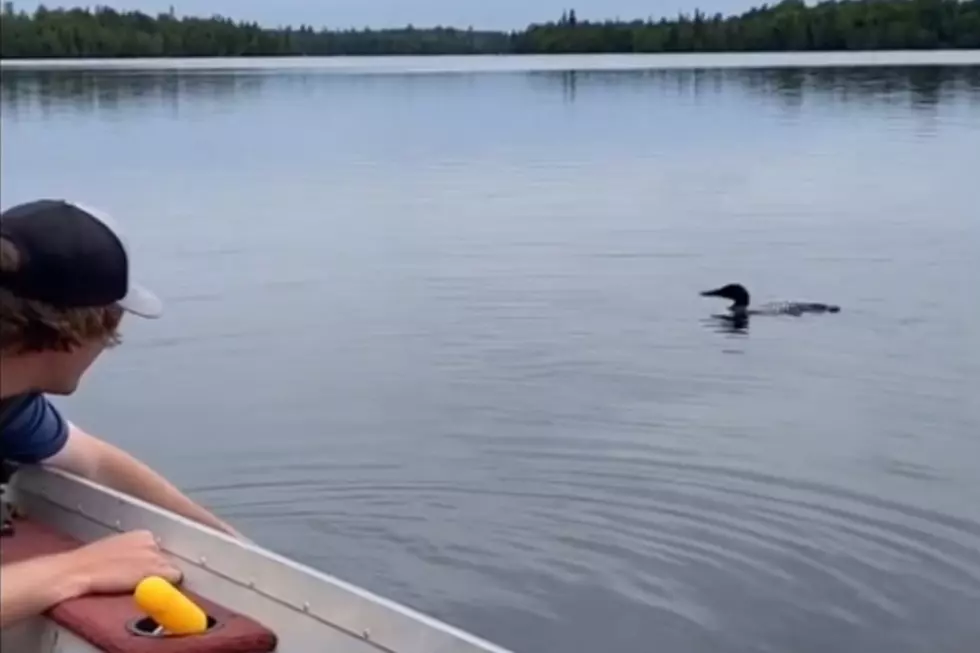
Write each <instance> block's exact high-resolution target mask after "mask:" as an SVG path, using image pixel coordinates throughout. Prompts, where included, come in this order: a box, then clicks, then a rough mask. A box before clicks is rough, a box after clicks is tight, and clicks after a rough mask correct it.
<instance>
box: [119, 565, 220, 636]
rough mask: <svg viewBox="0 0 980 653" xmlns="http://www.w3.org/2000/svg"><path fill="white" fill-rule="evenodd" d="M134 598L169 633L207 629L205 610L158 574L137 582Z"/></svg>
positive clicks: (187, 633) (178, 633)
mask: <svg viewBox="0 0 980 653" xmlns="http://www.w3.org/2000/svg"><path fill="white" fill-rule="evenodd" d="M134 598H135V599H136V605H138V606H139V607H140V609H141V610H143V611H144V612H146V614H148V615H150V616H151V617H152V618H153V620H154V621H155V622H157V624H159V625H160V626H161V627H162V628H163V629H164V631H166V632H167V633H170V634H173V635H195V634H198V633H203V632H204V631H206V630H207V629H208V616H207V615H206V614H205V613H204V610H202V609H201V608H199V607H198V606H197V605H196V604H195V603H194V602H193V601H191V600H190V599H189V598H187V597H186V596H184V595H183V594H181V592H180V591H179V590H178V589H177V588H176V587H174V586H173V585H171V584H170V583H169V582H167V581H166V580H165V579H163V578H160V577H159V576H149V577H147V578H144V579H143V580H142V581H141V582H140V584H139V585H137V586H136V592H135V594H134Z"/></svg>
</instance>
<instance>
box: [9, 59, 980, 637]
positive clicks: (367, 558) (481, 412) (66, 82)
mask: <svg viewBox="0 0 980 653" xmlns="http://www.w3.org/2000/svg"><path fill="white" fill-rule="evenodd" d="M599 59H601V58H599ZM599 59H597V58H576V57H569V58H550V59H548V62H549V63H548V65H547V67H546V68H547V69H542V67H541V66H534V65H530V64H529V65H528V66H527V67H526V68H524V69H521V67H520V66H519V65H517V63H516V62H515V61H514V60H513V59H510V60H509V61H508V62H507V63H506V65H505V66H503V67H504V69H503V70H491V71H482V72H475V69H476V68H480V67H485V66H486V63H485V62H484V63H478V62H479V61H481V60H477V59H474V60H473V61H474V62H475V63H474V64H473V66H474V69H470V70H468V69H466V68H465V66H462V65H461V64H453V65H452V66H450V68H451V70H450V71H445V70H444V71H443V72H442V73H441V74H431V71H430V74H409V71H411V72H413V73H418V72H420V71H419V69H418V68H419V67H424V66H432V65H433V64H432V62H433V61H435V60H425V62H421V61H418V60H416V61H414V63H413V62H409V63H407V64H405V67H404V68H403V69H399V68H398V67H397V66H394V65H393V64H391V63H378V64H377V65H376V66H374V67H372V66H371V65H369V64H368V63H364V62H359V61H353V62H351V61H346V62H344V66H346V68H345V67H344V66H340V64H337V63H333V62H331V63H329V64H323V62H320V65H317V62H309V61H303V62H288V63H282V62H279V63H273V64H263V65H251V67H250V68H248V69H243V68H240V67H236V66H232V65H220V64H219V65H218V66H215V65H213V62H212V64H211V65H209V66H204V68H203V69H202V68H201V64H198V65H197V66H196V67H195V66H187V65H185V64H180V63H178V64H173V63H171V64H167V63H166V62H164V63H163V64H161V63H160V62H156V63H155V64H154V65H153V66H152V67H147V68H140V67H139V66H136V67H133V65H132V64H131V63H130V64H129V65H128V68H126V69H120V68H105V67H101V68H100V67H91V66H87V67H86V66H83V67H79V68H72V69H47V70H38V69H32V68H30V67H27V68H22V67H17V68H9V69H7V68H5V70H4V73H3V78H2V85H3V102H2V112H0V115H2V130H3V138H2V165H0V181H2V188H3V205H4V206H9V205H10V204H13V203H15V202H18V201H21V200H25V199H29V198H33V197H36V196H39V195H50V196H67V197H71V198H77V199H80V200H83V201H86V202H88V203H90V204H94V205H98V206H101V207H104V208H106V209H108V210H110V211H111V212H113V213H114V214H115V215H116V216H117V218H118V219H119V220H120V221H122V222H123V224H124V225H125V227H126V229H127V233H128V235H129V238H130V240H131V244H132V248H133V250H134V251H135V255H136V258H137V259H138V260H137V273H138V275H139V276H140V277H141V279H142V280H143V281H144V282H145V283H146V284H147V285H149V286H151V287H152V288H154V289H155V290H156V291H157V292H158V293H159V294H161V295H162V296H163V297H164V299H165V300H166V302H167V314H166V316H165V318H164V319H162V320H159V321H154V322H144V321H131V322H129V323H127V324H126V344H125V345H124V346H123V347H122V348H120V349H118V350H115V351H113V352H111V353H109V354H107V355H106V356H105V358H104V360H102V361H100V362H99V364H98V365H97V366H96V367H95V368H94V369H93V371H92V372H91V375H90V377H89V378H88V383H87V384H86V385H84V386H83V388H82V390H81V391H80V392H79V393H78V394H77V395H76V396H74V397H71V398H66V399H60V400H59V402H60V403H61V404H62V405H64V406H65V407H66V409H68V410H69V411H70V416H71V417H72V418H73V419H75V420H76V421H78V422H79V423H80V424H82V425H83V426H84V427H86V428H88V429H90V430H92V431H94V432H97V433H99V434H101V435H103V436H104V437H106V438H108V439H110V440H111V441H113V442H116V443H119V444H121V445H123V446H124V447H126V448H127V449H129V450H131V451H133V452H135V453H136V454H137V455H139V456H140V457H141V458H143V459H145V460H146V461H148V462H150V463H151V464H152V465H153V466H155V467H157V468H159V469H160V470H162V471H163V472H164V473H165V474H166V475H167V476H168V477H170V478H172V479H173V480H175V481H176V482H178V483H180V484H181V485H182V487H184V488H186V489H187V490H188V491H189V492H190V493H191V494H192V495H193V496H194V497H195V498H197V499H199V500H201V501H202V502H204V503H206V504H207V505H209V506H211V507H213V508H214V509H215V510H217V511H218V512H219V513H220V514H221V515H223V516H225V517H227V518H228V519H229V520H230V521H232V522H233V523H235V524H236V525H238V526H239V527H241V528H242V529H243V530H245V531H246V532H248V533H249V534H250V535H252V536H254V537H255V539H256V540H258V541H259V542H261V543H262V544H264V545H267V546H269V547H271V548H273V549H275V550H277V551H279V552H282V553H285V554H287V555H291V556H295V557H296V558H298V559H299V560H301V561H303V562H306V563H308V564H311V565H313V566H315V567H317V568H320V569H323V570H325V571H327V572H329V573H332V574H335V575H337V576H340V577H342V578H344V579H346V580H350V581H354V582H357V583H360V584H363V585H364V586H366V587H368V588H370V589H372V590H374V591H377V592H379V593H382V594H385V595H387V596H390V597H392V598H395V599H397V600H400V601H403V602H406V603H408V604H410V605H412V606H414V607H417V608H420V609H423V610H425V611H428V612H431V613H433V614H435V615H437V616H439V617H441V618H444V619H446V620H448V621H450V622H452V623H453V624H456V625H459V626H461V627H464V628H467V629H470V630H472V631H474V632H476V633H478V634H480V635H482V636H485V637H488V638H490V639H493V640H495V641H498V642H500V643H501V644H502V645H505V646H507V647H510V648H512V649H514V650H515V651H517V652H518V653H566V652H575V653H591V652H593V651H605V652H607V653H649V652H650V651H654V650H656V651H664V652H668V651H670V652H677V653H748V652H752V653H761V652H772V653H829V652H831V651H833V652H835V653H920V652H923V651H928V652H929V653H967V652H968V651H975V650H977V646H978V645H980V644H978V643H980V625H978V621H977V616H978V614H980V472H978V461H980V408H978V407H977V403H976V396H977V395H978V390H980V330H978V328H977V324H978V318H980V301H978V299H977V296H978V295H977V292H976V289H975V288H973V287H972V285H973V284H974V283H975V280H976V279H980V208H978V206H980V204H978V199H977V198H978V190H977V171H978V170H980V66H978V65H958V66H952V65H950V66H947V65H928V66H911V65H906V64H908V63H909V62H907V61H905V62H901V61H900V62H899V63H901V64H902V65H888V66H879V65H875V66H871V65H860V66H857V65H843V64H842V62H839V61H838V62H836V63H835V65H819V62H814V61H811V62H809V63H807V64H806V65H802V66H800V65H796V66H789V65H780V63H779V62H780V59H779V57H778V56H776V55H771V56H770V57H769V59H770V64H769V65H765V66H760V65H753V66H751V67H747V68H739V67H726V68H718V67H711V68H703V69H699V68H694V69H691V68H690V67H686V66H669V67H661V68H656V67H651V66H654V65H655V64H648V65H647V66H646V67H643V66H634V65H631V66H625V67H624V66H623V65H621V64H617V65H612V64H610V66H609V67H610V68H617V70H603V69H602V66H601V65H600V64H599V63H597V62H598V61H599ZM716 59H717V58H716ZM616 60H617V59H616V58H613V61H614V62H615V61H616ZM561 62H565V65H561ZM844 63H846V62H844ZM852 63H853V62H852ZM865 63H867V62H865ZM892 63H893V64H894V61H893V62H892ZM961 63H962V62H961ZM975 63H976V62H975ZM338 66H340V68H341V70H340V71H338V70H336V68H337V67H338ZM350 66H354V67H355V68H358V69H357V70H353V71H352V70H350ZM378 66H380V68H379V67H378ZM413 66H415V68H413ZM215 68H221V69H215ZM624 68H632V69H624ZM340 72H343V73H344V74H340ZM729 281H740V282H742V283H744V284H746V285H747V286H748V287H749V289H750V290H751V291H753V296H754V298H755V299H756V300H758V301H760V302H761V301H766V300H770V299H777V300H791V299H798V300H806V301H826V302H832V303H836V304H840V305H841V306H842V307H843V310H842V312H841V313H840V314H838V315H827V316H811V317H805V318H775V317H774V318H766V319H757V320H754V321H752V323H751V324H750V325H749V327H748V329H747V330H743V331H732V330H731V329H725V328H723V325H719V324H718V323H717V322H716V321H713V320H711V319H710V316H711V314H712V313H715V312H717V311H718V309H719V308H720V306H719V305H718V304H717V303H716V302H714V301H711V300H707V299H703V298H701V297H699V296H698V294H697V293H698V292H699V291H701V290H704V289H707V288H711V287H715V286H717V285H721V284H723V283H727V282H729Z"/></svg>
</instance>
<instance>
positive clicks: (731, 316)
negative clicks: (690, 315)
mask: <svg viewBox="0 0 980 653" xmlns="http://www.w3.org/2000/svg"><path fill="white" fill-rule="evenodd" d="M701 296H702V297H721V298H723V299H730V300H731V302H732V304H731V306H729V307H728V313H727V314H724V315H715V316H714V317H715V318H717V319H720V320H724V321H725V322H726V323H727V324H728V325H729V327H730V328H726V330H732V331H744V330H745V329H746V328H747V327H748V322H749V317H751V316H754V315H791V316H794V317H798V316H800V315H804V314H807V313H839V312H840V306H835V305H834V304H822V303H819V302H771V303H768V304H763V305H761V306H759V307H758V308H749V301H750V296H749V291H748V290H746V289H745V286H743V285H741V284H738V283H730V284H728V285H727V286H722V287H721V288H716V289H714V290H706V291H704V292H702V293H701Z"/></svg>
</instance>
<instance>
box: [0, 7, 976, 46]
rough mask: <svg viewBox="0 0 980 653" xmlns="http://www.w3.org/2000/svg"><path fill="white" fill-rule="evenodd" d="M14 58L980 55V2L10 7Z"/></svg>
mask: <svg viewBox="0 0 980 653" xmlns="http://www.w3.org/2000/svg"><path fill="white" fill-rule="evenodd" d="M0 21H2V31H0V55H2V57H3V58H5V59H13V58H66V57H86V58H88V57H92V58H98V57H233V56H324V55H438V54H559V53H631V52H726V51H734V52H748V51H754V52H763V51H806V50H810V51H813V50H910V49H911V50H916V49H941V48H980V0H842V1H827V2H821V3H819V4H816V5H812V6H808V5H806V4H805V3H804V2H802V0H783V2H780V3H779V4H777V5H773V6H770V5H762V6H761V7H758V8H754V9H750V10H749V11H746V12H745V13H743V14H740V15H733V16H722V15H721V14H714V15H711V16H709V15H707V14H704V13H702V12H700V11H695V12H694V13H693V14H690V15H679V16H677V17H675V18H670V19H668V18H660V19H652V18H651V19H647V20H633V21H604V22H594V21H587V20H581V19H579V18H578V17H577V16H576V13H575V11H574V10H572V9H569V10H568V11H566V12H565V13H564V14H563V15H562V16H561V17H560V18H559V19H558V20H555V21H552V22H547V23H540V24H532V25H529V26H528V27H527V28H525V29H523V30H519V31H513V32H497V31H485V30H475V29H472V28H471V29H456V28H451V27H433V28H419V27H413V26H411V25H409V26H407V27H404V28H400V29H379V30H375V29H369V28H365V29H327V28H324V29H314V28H313V27H311V26H308V25H301V26H299V27H277V28H267V27H261V26H259V25H258V24H256V23H249V22H240V21H234V20H232V19H230V18H225V17H222V16H213V17H210V18H203V17H198V18H192V17H178V16H177V15H176V14H175V13H174V12H173V10H171V11H170V12H169V13H165V14H160V15H158V16H155V17H154V16H149V15H147V14H144V13H140V12H120V11H115V10H113V9H111V8H108V7H96V8H95V9H94V10H89V9H81V8H78V9H48V8H45V7H44V6H41V7H39V8H38V9H37V10H36V11H34V12H33V13H28V12H24V11H17V9H16V7H15V6H14V4H13V3H12V2H5V3H4V5H3V12H2V17H0Z"/></svg>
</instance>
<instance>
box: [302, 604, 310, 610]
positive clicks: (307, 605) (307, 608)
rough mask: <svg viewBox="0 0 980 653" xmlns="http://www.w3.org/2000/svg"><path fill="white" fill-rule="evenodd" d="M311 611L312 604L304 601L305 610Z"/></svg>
mask: <svg viewBox="0 0 980 653" xmlns="http://www.w3.org/2000/svg"><path fill="white" fill-rule="evenodd" d="M309 611H310V604H309V603H308V602H304V603H303V612H309Z"/></svg>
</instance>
